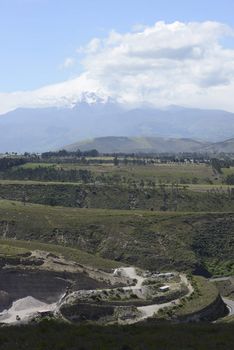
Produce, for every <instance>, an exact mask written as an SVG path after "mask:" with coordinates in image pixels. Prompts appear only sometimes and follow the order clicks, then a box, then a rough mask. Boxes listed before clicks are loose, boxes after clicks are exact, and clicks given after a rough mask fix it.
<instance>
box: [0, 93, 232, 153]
mask: <svg viewBox="0 0 234 350" xmlns="http://www.w3.org/2000/svg"><path fill="white" fill-rule="evenodd" d="M110 135H111V136H121V137H122V136H126V137H130V138H133V137H144V138H145V137H147V142H148V143H149V142H153V141H152V139H151V141H149V140H150V139H149V137H150V138H152V137H163V138H179V139H184V138H186V139H193V141H191V140H189V142H188V141H186V144H187V146H188V151H191V148H193V146H194V147H195V148H196V147H197V146H198V147H197V148H199V147H200V146H201V145H200V144H199V142H200V141H199V142H198V141H196V140H202V141H206V142H205V144H202V147H210V144H208V143H207V142H223V140H226V139H231V138H232V137H233V136H234V114H233V113H229V112H225V111H221V110H202V109H192V108H183V107H178V106H170V107H167V108H165V109H156V108H153V107H148V106H146V107H145V106H143V107H139V108H135V109H127V108H126V107H123V106H122V105H119V104H117V103H115V102H114V101H113V100H111V99H106V100H103V99H101V98H98V97H96V96H95V95H90V94H89V95H84V98H83V100H81V102H79V103H78V104H76V105H74V106H71V107H66V108H65V107H64V108H35V109H30V108H28V109H16V110H15V111H12V112H9V113H6V114H4V115H1V116H0V152H7V151H8V152H10V151H15V152H25V151H29V152H43V151H48V150H53V149H58V148H61V147H63V146H64V145H69V144H73V143H75V142H80V141H82V140H87V139H89V140H90V139H92V138H98V137H104V136H110ZM144 140H146V139H144ZM194 140H195V141H194ZM139 142H140V141H139V140H138V143H139ZM144 142H146V141H144ZM155 142H156V141H154V143H155ZM158 142H159V140H158ZM183 143H185V141H184V140H180V145H181V146H180V147H182V144H183ZM177 144H178V142H177ZM160 145H161V146H163V145H162V140H161V141H160ZM232 145H233V143H232V142H229V144H228V147H227V149H228V150H229V152H230V151H232ZM125 146H126V142H125ZM125 146H124V147H125ZM151 146H152V145H151ZM151 146H150V147H149V149H152V147H151ZM161 146H160V147H161ZM129 147H130V148H132V149H134V147H135V146H134V147H133V145H132V146H131V145H129ZM163 147H164V148H165V147H168V146H166V144H165V142H164V146H163ZM180 147H179V148H180ZM212 147H213V146H212ZM222 147H223V146H222ZM225 147H226V146H225ZM140 148H141V147H140ZM154 148H155V147H154ZM182 148H183V147H182ZM106 151H109V150H108V149H107V150H106Z"/></svg>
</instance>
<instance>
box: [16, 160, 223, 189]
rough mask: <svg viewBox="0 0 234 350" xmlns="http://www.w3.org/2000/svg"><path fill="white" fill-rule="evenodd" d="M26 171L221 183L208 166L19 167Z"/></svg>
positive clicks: (182, 164) (77, 165)
mask: <svg viewBox="0 0 234 350" xmlns="http://www.w3.org/2000/svg"><path fill="white" fill-rule="evenodd" d="M19 167H21V168H24V169H35V168H38V167H54V168H56V169H61V168H62V169H65V170H66V169H67V170H72V169H74V170H81V169H82V170H89V171H91V172H92V175H93V176H94V177H96V176H100V175H101V174H102V175H106V176H107V177H113V176H121V177H126V178H127V179H134V180H137V181H140V180H141V179H143V180H157V181H158V182H166V183H172V182H179V183H180V182H182V183H191V182H192V181H193V179H195V178H196V181H197V182H198V183H200V184H202V183H207V181H213V182H219V179H217V180H216V179H215V175H214V173H213V170H212V168H211V166H209V165H207V164H184V163H178V164H175V163H172V164H148V165H145V166H143V165H137V164H134V165H123V164H121V165H119V166H114V165H113V164H111V163H110V164H97V165H95V164H90V165H82V164H75V163H64V164H56V163H26V164H24V165H21V166H19Z"/></svg>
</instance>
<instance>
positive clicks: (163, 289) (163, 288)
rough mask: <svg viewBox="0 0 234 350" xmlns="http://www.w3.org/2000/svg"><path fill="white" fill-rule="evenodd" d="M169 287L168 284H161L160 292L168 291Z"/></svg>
mask: <svg viewBox="0 0 234 350" xmlns="http://www.w3.org/2000/svg"><path fill="white" fill-rule="evenodd" d="M169 289H170V286H162V287H160V288H159V290H160V292H167V291H169Z"/></svg>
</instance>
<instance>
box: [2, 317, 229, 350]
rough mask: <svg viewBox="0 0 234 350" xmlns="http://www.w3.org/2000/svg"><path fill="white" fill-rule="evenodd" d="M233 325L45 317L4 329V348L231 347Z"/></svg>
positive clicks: (191, 349) (127, 349) (144, 349)
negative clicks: (100, 323) (120, 323)
mask: <svg viewBox="0 0 234 350" xmlns="http://www.w3.org/2000/svg"><path fill="white" fill-rule="evenodd" d="M233 343H234V333H233V325H225V324H222V325H221V324H220V325H210V324H196V325H191V324H180V325H170V324H156V325H150V324H149V325H138V326H125V327H116V326H115V327H114V326H113V327H95V326H90V325H84V326H75V325H70V324H63V323H55V322H52V321H43V322H41V323H40V324H39V325H37V326H35V325H30V326H22V327H14V328H13V327H9V328H5V327H4V328H1V329H0V349H1V350H156V349H157V350H172V349H173V350H177V349H178V350H208V349H212V350H213V349H215V350H231V349H233Z"/></svg>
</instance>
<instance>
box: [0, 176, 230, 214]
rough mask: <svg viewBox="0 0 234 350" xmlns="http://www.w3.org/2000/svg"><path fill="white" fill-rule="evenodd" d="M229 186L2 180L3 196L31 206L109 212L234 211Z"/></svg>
mask: <svg viewBox="0 0 234 350" xmlns="http://www.w3.org/2000/svg"><path fill="white" fill-rule="evenodd" d="M228 188H229V187H222V188H221V187H218V186H217V187H216V186H215V185H212V186H211V185H188V186H187V185H186V186H184V185H179V186H171V185H167V186H160V185H157V186H154V187H152V186H146V185H144V186H140V185H138V186H132V185H129V184H126V183H122V184H116V185H114V186H113V185H111V184H100V183H92V184H82V183H69V182H68V183H67V182H37V181H25V180H24V181H9V180H1V181H0V197H2V198H5V199H10V200H18V201H22V200H24V198H25V200H26V201H27V202H31V203H38V204H46V205H57V206H58V205H62V206H66V207H80V208H82V207H88V208H106V209H143V210H151V208H153V209H154V210H162V209H164V210H168V211H173V210H175V209H176V210H177V211H224V212H225V211H234V200H233V195H232V194H231V192H230V191H228Z"/></svg>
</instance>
